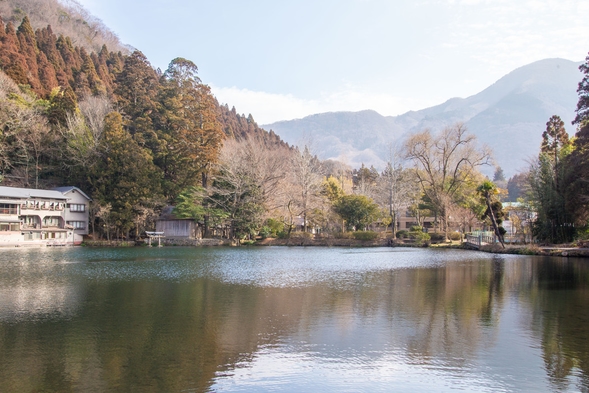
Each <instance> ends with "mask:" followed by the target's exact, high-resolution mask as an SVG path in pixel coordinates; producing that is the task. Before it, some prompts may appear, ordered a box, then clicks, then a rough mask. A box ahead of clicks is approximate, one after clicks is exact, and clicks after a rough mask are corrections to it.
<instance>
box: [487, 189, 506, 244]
mask: <svg viewBox="0 0 589 393" xmlns="http://www.w3.org/2000/svg"><path fill="white" fill-rule="evenodd" d="M485 201H486V202H487V209H489V217H491V225H493V230H494V231H495V235H497V238H498V239H499V241H500V242H501V245H502V246H503V248H505V242H504V241H503V235H502V234H501V232H499V225H497V220H495V213H493V209H492V208H491V197H490V196H489V193H488V192H485Z"/></svg>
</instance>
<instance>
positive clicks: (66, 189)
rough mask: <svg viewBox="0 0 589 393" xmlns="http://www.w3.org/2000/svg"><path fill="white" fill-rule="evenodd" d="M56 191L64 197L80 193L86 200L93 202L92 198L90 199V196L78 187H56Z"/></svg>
mask: <svg viewBox="0 0 589 393" xmlns="http://www.w3.org/2000/svg"><path fill="white" fill-rule="evenodd" d="M54 190H55V191H59V192H61V193H62V194H63V195H66V194H69V193H70V192H79V193H80V194H82V196H83V197H84V198H86V199H88V200H89V201H91V200H92V198H90V197H89V196H88V195H86V194H85V193H84V191H82V190H80V189H79V188H78V187H74V186H64V187H56V188H54Z"/></svg>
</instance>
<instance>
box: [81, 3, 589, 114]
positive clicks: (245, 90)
mask: <svg viewBox="0 0 589 393" xmlns="http://www.w3.org/2000/svg"><path fill="white" fill-rule="evenodd" d="M77 1H78V2H79V3H80V4H81V5H83V6H84V8H86V9H87V10H88V11H90V13H91V14H92V15H94V16H95V17H97V18H99V19H101V20H102V21H103V22H104V24H105V25H106V26H108V27H109V28H110V29H111V30H113V31H114V32H115V33H116V34H117V35H118V36H119V39H120V40H121V41H122V42H123V43H124V44H127V45H130V46H132V47H134V48H136V49H138V50H141V51H142V52H143V53H144V54H145V55H146V56H147V58H148V59H149V61H150V62H151V63H152V65H153V66H154V67H159V68H161V69H162V70H165V69H166V68H167V66H168V64H169V62H170V61H171V60H172V59H174V58H176V57H184V58H186V59H189V60H192V61H193V62H194V63H195V64H196V65H197V66H198V68H199V75H200V77H201V79H202V81H203V82H204V83H206V84H208V85H210V86H211V88H212V91H213V94H214V95H215V96H216V97H217V99H218V100H219V102H221V103H226V104H228V105H229V107H232V106H235V108H236V110H237V111H238V112H239V113H244V114H246V115H248V114H250V113H251V114H252V115H253V117H254V119H255V120H256V121H257V122H258V123H259V124H268V123H272V122H275V121H279V120H291V119H296V118H302V117H304V116H307V115H310V114H315V113H323V112H334V111H360V110H365V109H372V110H376V111H377V112H379V113H380V114H382V115H399V114H402V113H405V112H407V111H409V110H419V109H424V108H427V107H430V106H433V105H437V104H441V103H443V102H444V101H446V100H448V99H450V98H453V97H468V96H471V95H473V94H476V93H478V92H480V91H482V90H483V89H485V88H486V87H488V86H490V85H491V84H493V83H494V82H495V81H497V80H498V79H500V78H501V77H502V76H504V75H506V74H508V73H509V72H511V71H513V70H514V69H516V68H518V67H521V66H524V65H526V64H529V63H532V62H534V61H537V60H541V59H546V58H555V57H560V58H564V59H568V60H573V61H582V60H584V59H585V57H586V56H587V54H588V52H589V23H587V15H589V1H587V0H529V1H528V0H297V1H280V0H249V1H246V0H77Z"/></svg>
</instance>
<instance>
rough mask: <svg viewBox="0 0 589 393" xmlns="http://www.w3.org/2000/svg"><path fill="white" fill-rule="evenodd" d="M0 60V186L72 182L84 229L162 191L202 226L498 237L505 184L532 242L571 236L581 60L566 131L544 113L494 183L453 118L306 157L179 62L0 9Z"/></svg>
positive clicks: (123, 220)
mask: <svg viewBox="0 0 589 393" xmlns="http://www.w3.org/2000/svg"><path fill="white" fill-rule="evenodd" d="M588 61H589V60H588ZM0 68H1V70H2V73H0V126H1V128H0V173H1V175H2V184H4V185H12V186H22V187H36V188H48V187H51V186H57V185H64V184H70V185H76V186H78V187H80V188H81V189H83V190H85V191H86V192H88V193H89V194H90V195H91V197H92V198H93V203H92V209H91V222H90V225H91V232H92V233H93V234H94V235H95V236H104V237H107V238H111V237H118V238H120V237H126V238H130V237H133V236H139V235H140V234H141V233H142V232H143V231H145V230H146V229H152V228H153V226H154V220H155V219H156V218H157V217H158V216H159V214H160V212H161V211H162V209H163V208H164V206H166V205H170V204H171V205H175V206H176V209H175V215H176V216H177V217H184V218H192V219H195V220H197V221H199V222H200V223H201V224H202V225H203V227H204V234H205V236H211V235H213V234H216V233H217V234H218V233H219V230H221V233H223V234H224V235H225V236H227V237H231V238H237V239H244V238H246V237H252V236H256V235H259V234H262V235H268V236H269V235H272V236H290V234H291V233H292V232H293V231H294V230H295V229H296V228H300V230H301V231H302V232H309V231H321V232H327V233H341V232H345V231H363V230H366V229H368V228H370V227H371V225H372V226H374V225H379V226H381V227H384V228H387V229H388V228H390V230H391V232H392V234H393V236H394V235H395V234H396V231H397V230H398V229H399V228H397V225H396V223H397V222H398V221H399V217H400V216H401V215H404V214H407V213H408V214H410V215H411V216H412V217H413V219H414V222H415V224H416V225H415V227H416V229H417V228H419V227H423V226H424V225H425V218H426V217H434V223H435V225H436V229H438V230H439V232H441V233H442V234H443V237H445V238H448V237H450V232H451V231H454V230H459V231H460V232H467V231H469V230H471V229H472V228H473V227H475V226H477V225H479V226H480V224H481V223H485V224H486V225H488V227H489V228H491V229H492V230H493V231H494V232H495V234H496V235H497V237H498V238H499V239H502V235H503V234H504V233H505V230H504V229H503V228H502V227H501V224H502V219H503V218H504V216H505V212H504V211H503V208H502V205H501V199H505V197H506V191H505V189H507V190H509V191H510V193H511V191H512V190H513V193H512V195H515V194H516V193H519V194H520V197H521V198H522V199H521V203H522V204H523V205H525V206H526V208H527V209H529V210H530V211H534V212H535V213H536V214H537V215H536V218H535V221H534V227H533V230H534V234H535V235H536V236H537V238H539V239H542V240H550V241H563V240H571V239H573V238H575V237H576V236H579V235H580V234H582V233H584V232H583V231H584V228H585V226H586V222H587V218H588V217H587V215H588V212H587V179H586V177H587V176H586V174H587V168H586V165H587V157H586V155H587V154H588V153H587V147H586V143H587V138H588V131H587V117H588V114H587V107H588V106H589V105H588V102H587V101H588V99H587V95H588V90H589V88H588V85H589V82H588V81H587V73H588V69H589V68H588V65H587V63H585V64H583V65H582V66H581V71H583V72H584V75H585V77H584V79H583V81H581V83H580V84H579V97H580V99H579V105H578V108H577V118H576V119H575V124H577V125H578V127H579V128H578V132H577V135H576V137H575V138H573V139H572V140H571V139H568V136H567V134H566V131H564V125H563V124H562V121H560V119H559V118H558V117H556V116H555V117H553V118H551V119H550V121H549V123H548V125H547V129H546V132H545V133H544V135H543V140H544V142H543V145H542V147H541V153H540V155H539V157H538V160H537V161H535V162H533V163H532V165H531V167H530V170H529V171H528V172H527V173H522V174H518V175H516V176H514V177H513V178H512V179H510V181H509V182H506V181H505V180H504V178H503V174H502V171H501V169H500V168H497V171H496V173H495V177H494V179H493V180H494V182H492V181H490V179H487V178H486V177H485V176H484V175H482V174H481V168H483V167H484V166H485V165H492V156H491V152H490V151H489V150H488V148H486V147H485V146H481V145H479V144H478V142H477V141H476V138H475V137H474V135H472V134H471V133H469V132H468V130H467V129H466V127H465V126H464V125H463V124H454V125H451V126H449V127H446V128H445V129H444V130H443V131H442V132H440V133H433V132H431V131H430V130H424V131H422V132H418V133H415V134H413V135H410V136H409V137H408V138H407V140H406V141H405V142H404V143H403V145H402V146H397V147H396V148H393V147H391V148H390V154H389V157H388V158H387V160H386V166H385V168H384V169H383V170H381V171H378V170H376V169H375V168H374V167H370V168H367V167H365V166H362V167H361V168H355V169H354V168H350V167H348V166H347V165H345V164H344V163H342V162H338V161H334V160H327V161H323V162H322V161H321V160H319V159H318V158H317V157H316V156H315V155H314V154H313V149H312V145H310V144H307V145H304V146H301V147H300V148H294V147H291V146H289V145H287V144H286V143H284V142H283V141H282V140H281V139H280V138H279V136H277V135H276V134H274V133H273V132H272V131H270V132H267V131H265V130H263V129H261V128H259V127H258V125H257V124H256V122H255V121H254V119H253V117H252V116H251V115H249V116H247V117H246V116H243V115H239V114H238V113H237V111H236V110H235V108H231V109H229V107H228V106H227V105H220V104H219V103H218V102H217V101H216V99H215V98H214V96H213V95H212V93H211V91H210V88H209V87H208V86H207V85H206V84H204V83H203V82H202V81H201V80H200V78H199V77H198V69H197V67H196V65H195V64H194V63H193V62H191V61H190V60H187V59H183V58H176V59H173V60H172V61H171V62H170V64H169V66H168V68H167V69H166V70H165V71H161V70H159V69H154V68H153V67H152V66H151V64H150V63H149V61H148V60H147V59H146V57H145V56H144V55H143V54H142V53H141V52H139V51H134V52H132V53H130V54H123V53H122V52H120V51H118V52H110V51H109V50H108V48H107V47H106V46H102V48H101V49H100V51H98V52H87V51H86V49H84V48H83V47H79V46H74V44H73V42H72V40H71V39H70V38H68V37H66V36H63V35H59V36H58V35H56V34H54V33H53V31H52V29H51V27H50V26H47V27H45V28H40V29H37V30H33V28H32V26H31V24H30V21H29V20H28V18H27V17H25V18H23V20H22V23H21V24H20V25H19V26H18V28H15V27H14V26H13V25H12V23H10V22H9V23H7V24H6V25H4V24H3V23H2V22H1V21H0ZM416 232H419V230H416Z"/></svg>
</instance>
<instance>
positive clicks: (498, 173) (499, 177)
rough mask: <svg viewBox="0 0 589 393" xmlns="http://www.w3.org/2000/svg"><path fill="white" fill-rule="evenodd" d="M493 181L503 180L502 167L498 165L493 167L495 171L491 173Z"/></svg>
mask: <svg viewBox="0 0 589 393" xmlns="http://www.w3.org/2000/svg"><path fill="white" fill-rule="evenodd" d="M493 181H494V182H498V181H505V174H504V173H503V169H501V167H500V166H498V167H497V168H495V173H494V174H493Z"/></svg>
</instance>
